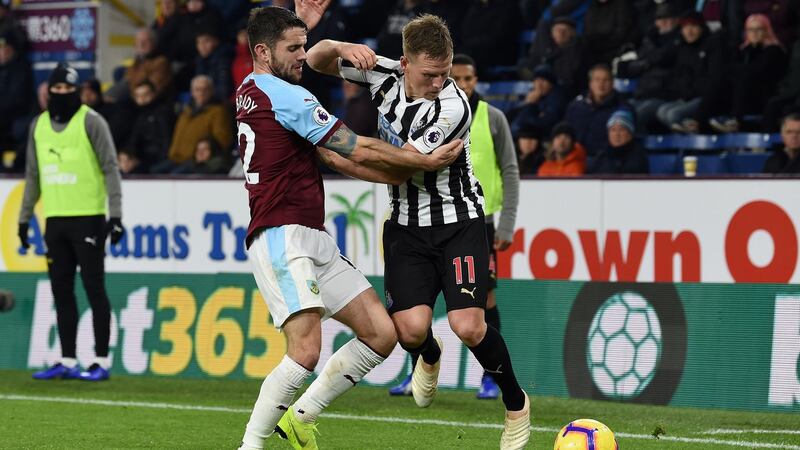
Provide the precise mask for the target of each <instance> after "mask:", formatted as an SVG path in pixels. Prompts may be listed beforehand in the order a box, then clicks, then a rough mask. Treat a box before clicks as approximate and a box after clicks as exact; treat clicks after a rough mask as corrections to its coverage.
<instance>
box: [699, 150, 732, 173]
mask: <svg viewBox="0 0 800 450" xmlns="http://www.w3.org/2000/svg"><path fill="white" fill-rule="evenodd" d="M695 156H697V174H698V175H714V174H722V173H729V172H730V171H729V170H728V162H727V159H726V157H725V156H726V155H724V154H715V155H702V154H701V155H695Z"/></svg>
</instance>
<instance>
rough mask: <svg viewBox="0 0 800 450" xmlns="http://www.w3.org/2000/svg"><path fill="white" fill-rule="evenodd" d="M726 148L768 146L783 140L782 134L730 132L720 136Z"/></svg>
mask: <svg viewBox="0 0 800 450" xmlns="http://www.w3.org/2000/svg"><path fill="white" fill-rule="evenodd" d="M720 139H721V140H722V141H723V143H724V146H725V148H767V147H772V146H773V145H775V144H777V143H780V142H781V136H780V134H764V133H730V134H723V135H721V136H720Z"/></svg>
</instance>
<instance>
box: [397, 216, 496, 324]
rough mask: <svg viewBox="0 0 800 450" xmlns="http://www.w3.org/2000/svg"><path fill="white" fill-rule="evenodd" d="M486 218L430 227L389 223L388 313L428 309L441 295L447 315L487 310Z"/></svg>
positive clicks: (487, 252) (487, 254)
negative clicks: (472, 310) (469, 309)
mask: <svg viewBox="0 0 800 450" xmlns="http://www.w3.org/2000/svg"><path fill="white" fill-rule="evenodd" d="M486 243H487V240H486V223H485V222H484V218H483V217H480V218H477V219H473V220H469V221H465V222H457V223H453V224H447V225H438V226H431V227H409V226H404V225H398V224H396V223H394V222H389V221H387V222H386V223H385V224H384V228H383V248H384V263H385V278H384V284H385V288H386V307H387V308H388V310H389V314H394V313H395V312H397V311H403V310H406V309H409V308H413V307H414V306H417V305H428V306H430V307H431V309H433V306H434V303H435V302H436V297H437V296H438V295H439V292H442V293H443V294H444V300H445V303H446V305H447V311H453V310H456V309H464V308H470V307H479V308H485V307H486V295H487V292H488V291H487V289H488V286H489V249H488V248H487V245H486Z"/></svg>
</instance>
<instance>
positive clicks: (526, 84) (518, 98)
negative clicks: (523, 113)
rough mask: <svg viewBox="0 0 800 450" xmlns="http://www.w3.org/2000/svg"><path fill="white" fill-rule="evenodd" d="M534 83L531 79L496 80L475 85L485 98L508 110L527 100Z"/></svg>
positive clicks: (503, 109) (501, 108) (505, 110)
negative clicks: (526, 97)
mask: <svg viewBox="0 0 800 450" xmlns="http://www.w3.org/2000/svg"><path fill="white" fill-rule="evenodd" d="M531 86H533V83H532V82H530V81H494V82H491V83H478V85H477V86H476V87H475V89H477V91H478V92H480V94H481V95H482V96H483V98H484V100H486V101H487V102H489V103H491V104H492V105H494V106H495V107H496V108H499V109H500V110H502V111H504V112H507V111H509V110H510V109H511V108H513V107H514V106H516V105H517V104H519V103H521V102H522V101H523V100H525V96H526V95H528V91H530V90H531Z"/></svg>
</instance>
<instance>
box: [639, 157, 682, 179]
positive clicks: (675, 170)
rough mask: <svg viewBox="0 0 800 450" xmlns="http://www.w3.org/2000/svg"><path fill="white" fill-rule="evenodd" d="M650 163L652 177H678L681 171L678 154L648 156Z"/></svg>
mask: <svg viewBox="0 0 800 450" xmlns="http://www.w3.org/2000/svg"><path fill="white" fill-rule="evenodd" d="M647 158H648V160H649V162H650V174H651V175H676V174H680V173H682V171H681V170H680V160H681V159H680V155H679V154H678V153H653V154H650V155H647Z"/></svg>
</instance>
